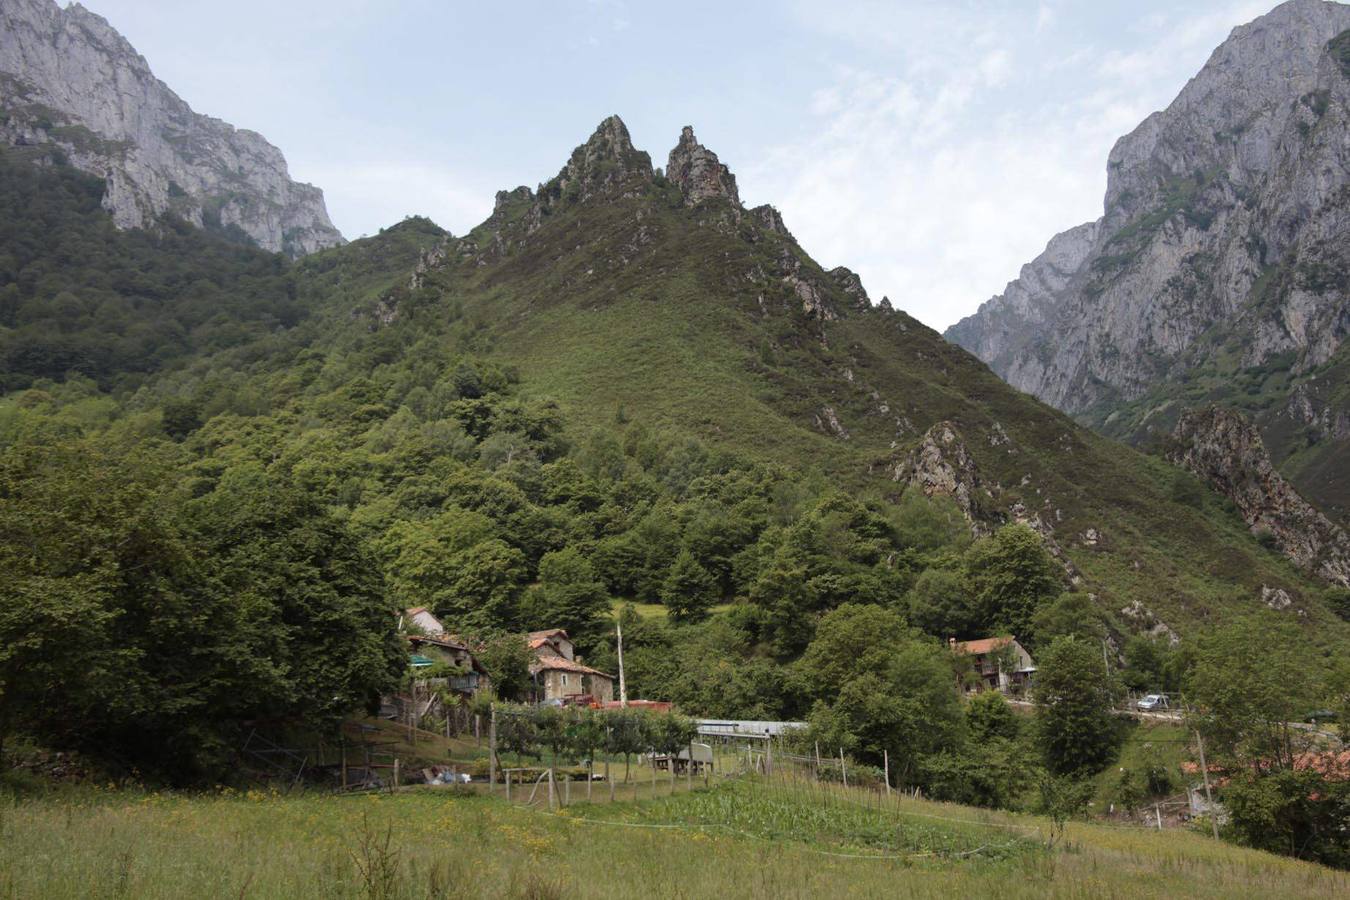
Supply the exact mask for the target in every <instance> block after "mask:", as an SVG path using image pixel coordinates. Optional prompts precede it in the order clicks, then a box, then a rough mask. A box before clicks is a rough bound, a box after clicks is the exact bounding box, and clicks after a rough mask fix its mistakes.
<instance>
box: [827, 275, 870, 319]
mask: <svg viewBox="0 0 1350 900" xmlns="http://www.w3.org/2000/svg"><path fill="white" fill-rule="evenodd" d="M829 275H830V277H831V278H833V279H834V283H835V284H836V285H837V286H838V287H839V290H841V291H843V292H844V295H845V296H847V297H848V298H849V300H851V301H852V302H853V305H854V306H855V307H857V308H858V309H867V308H868V307H870V306H871V305H872V301H871V300H869V299H868V297H867V290H866V288H864V287H863V283H862V279H861V278H859V277H858V273H857V272H854V271H853V270H852V269H850V268H848V267H847V266H835V267H834V268H833V269H831V270H830V272H829Z"/></svg>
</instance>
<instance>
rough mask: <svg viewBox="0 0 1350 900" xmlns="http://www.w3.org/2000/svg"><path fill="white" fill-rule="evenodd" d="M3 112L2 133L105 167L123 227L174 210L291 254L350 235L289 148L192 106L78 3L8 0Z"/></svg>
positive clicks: (2, 42) (0, 51)
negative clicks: (295, 172) (294, 174)
mask: <svg viewBox="0 0 1350 900" xmlns="http://www.w3.org/2000/svg"><path fill="white" fill-rule="evenodd" d="M0 114H2V115H0V141H3V142H4V143H7V144H10V145H15V144H37V143H51V144H55V145H58V146H59V147H61V149H62V150H63V151H64V153H65V155H66V157H67V158H68V159H69V160H70V161H71V163H73V164H74V165H75V166H77V167H78V168H80V169H83V170H85V171H87V172H89V173H91V174H93V175H97V176H99V177H101V178H104V179H105V181H106V183H107V190H106V192H105V194H104V197H103V205H104V207H105V208H106V209H107V210H108V211H109V212H110V213H111V214H112V217H113V220H114V221H115V222H116V223H117V225H118V226H119V227H122V228H137V227H143V226H146V225H148V224H150V223H152V222H153V221H154V220H155V219H156V218H158V217H159V216H161V215H164V214H166V213H167V214H171V215H176V216H179V217H181V218H184V219H187V220H188V221H190V222H193V223H194V224H196V225H199V226H209V227H216V228H222V229H235V228H237V229H239V230H240V231H242V232H243V233H244V234H245V235H247V236H248V237H250V238H251V239H252V240H253V241H254V242H256V243H257V244H258V246H260V247H263V248H265V249H267V250H274V251H279V252H284V253H287V254H289V255H291V256H301V255H303V254H306V253H312V252H314V251H315V250H320V249H323V248H325V247H332V246H335V245H337V244H341V243H343V239H342V235H341V234H339V233H338V231H337V229H336V228H334V227H333V224H332V222H331V221H330V220H329V218H328V212H327V210H326V208H325V207H324V201H323V192H322V191H320V190H319V189H318V188H316V187H313V186H311V185H307V184H298V183H296V182H294V181H292V180H291V178H290V175H289V173H288V171H287V168H286V160H285V158H284V157H283V156H282V155H281V151H280V150H278V149H277V148H276V147H274V146H272V145H271V144H269V143H268V142H267V141H266V140H265V139H263V137H262V136H261V135H259V134H257V133H255V132H252V131H244V130H237V129H235V128H234V127H233V126H231V125H228V124H226V123H225V122H222V121H220V120H219V119H212V118H209V117H207V116H203V115H199V114H197V113H195V112H193V111H192V109H191V108H190V107H189V106H188V105H187V104H186V103H184V102H183V100H182V99H180V98H179V97H178V96H177V95H176V94H174V92H173V91H171V90H169V88H168V87H167V86H165V85H164V83H163V82H161V81H159V80H158V79H157V78H155V76H154V75H153V74H152V73H151V71H150V67H149V66H148V65H147V64H146V61H145V59H144V58H142V57H141V56H140V55H139V54H137V53H136V51H135V49H134V48H133V47H132V46H131V45H130V44H129V43H127V41H126V39H125V38H123V37H122V36H121V35H120V34H118V33H117V32H116V31H115V30H113V28H112V27H111V26H110V25H108V23H107V22H106V21H104V20H103V19H102V18H100V17H99V16H96V15H94V14H93V13H91V12H89V11H88V10H86V9H85V8H84V7H82V6H80V5H79V4H78V3H75V4H71V5H70V6H69V7H67V8H65V9H62V8H61V7H60V6H58V5H57V4H56V3H55V2H54V0H4V3H3V4H0Z"/></svg>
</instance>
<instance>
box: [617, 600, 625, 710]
mask: <svg viewBox="0 0 1350 900" xmlns="http://www.w3.org/2000/svg"><path fill="white" fill-rule="evenodd" d="M614 626H615V628H616V630H617V634H618V645H619V708H620V709H627V708H628V682H627V681H626V680H625V679H624V677H623V622H622V621H619V620H617V619H616V621H615V623H614Z"/></svg>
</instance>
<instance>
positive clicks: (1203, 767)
mask: <svg viewBox="0 0 1350 900" xmlns="http://www.w3.org/2000/svg"><path fill="white" fill-rule="evenodd" d="M1195 740H1196V743H1197V744H1199V746H1200V775H1201V777H1203V778H1204V780H1205V803H1206V804H1208V806H1209V826H1210V828H1211V829H1213V831H1214V840H1216V841H1217V840H1218V839H1219V813H1218V810H1216V809H1215V808H1214V795H1213V794H1211V793H1210V792H1209V766H1208V765H1207V764H1206V763H1205V739H1204V738H1203V737H1201V736H1200V729H1198V728H1197V729H1196V730H1195Z"/></svg>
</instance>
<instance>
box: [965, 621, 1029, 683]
mask: <svg viewBox="0 0 1350 900" xmlns="http://www.w3.org/2000/svg"><path fill="white" fill-rule="evenodd" d="M948 643H949V645H950V646H951V649H952V652H953V653H956V654H960V655H963V656H969V657H970V658H971V664H972V666H973V668H974V670H975V676H976V678H978V679H979V685H978V689H979V690H995V691H1002V692H1004V693H1005V694H1006V693H1008V692H1009V691H1020V690H1022V689H1023V688H1025V687H1026V686H1027V685H1028V684H1030V682H1031V677H1032V675H1034V674H1035V672H1036V665H1035V663H1034V662H1032V659H1031V654H1030V653H1028V652H1027V651H1026V648H1025V647H1023V646H1022V645H1021V644H1019V643H1018V642H1017V638H1015V637H1013V636H1012V635H1003V636H1000V637H991V638H982V639H980V640H978V641H958V640H957V639H956V638H951V639H950V640H949V642H948Z"/></svg>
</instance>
